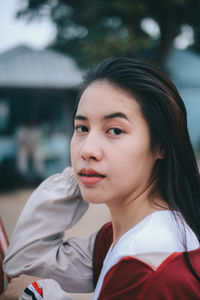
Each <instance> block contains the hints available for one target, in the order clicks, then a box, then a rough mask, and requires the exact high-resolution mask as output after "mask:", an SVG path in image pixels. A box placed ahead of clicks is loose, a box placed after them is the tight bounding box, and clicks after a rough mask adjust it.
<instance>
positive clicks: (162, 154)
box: [157, 146, 166, 159]
mask: <svg viewBox="0 0 200 300" xmlns="http://www.w3.org/2000/svg"><path fill="white" fill-rule="evenodd" d="M165 157H166V153H165V148H164V147H163V146H159V148H158V153H157V159H164V158H165Z"/></svg>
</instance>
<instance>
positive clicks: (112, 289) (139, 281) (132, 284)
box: [98, 257, 154, 300]
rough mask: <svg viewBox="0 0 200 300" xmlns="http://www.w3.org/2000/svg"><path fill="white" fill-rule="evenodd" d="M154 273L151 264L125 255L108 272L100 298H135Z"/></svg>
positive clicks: (103, 299)
mask: <svg viewBox="0 0 200 300" xmlns="http://www.w3.org/2000/svg"><path fill="white" fill-rule="evenodd" d="M152 273H153V270H152V268H151V267H150V266H148V265H146V264H144V263H143V262H141V261H139V260H137V259H134V258H133V257H125V258H123V259H122V260H120V262H119V263H117V264H116V265H114V266H113V267H112V268H111V269H110V270H109V271H108V273H107V274H106V276H105V278H104V282H103V286H102V289H101V292H100V295H99V298H98V300H111V299H112V300H114V299H115V300H133V299H134V300H135V299H137V296H138V295H139V294H140V292H141V290H142V289H143V288H144V286H145V284H146V281H147V280H148V278H149V277H150V276H151V274H152ZM150 299H152V300H153V299H154V298H149V300H150Z"/></svg>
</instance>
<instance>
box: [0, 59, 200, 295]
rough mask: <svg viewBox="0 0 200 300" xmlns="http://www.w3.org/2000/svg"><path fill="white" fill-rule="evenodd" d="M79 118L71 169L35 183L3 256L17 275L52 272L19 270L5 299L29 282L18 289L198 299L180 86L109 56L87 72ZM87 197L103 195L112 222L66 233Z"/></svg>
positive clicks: (190, 168) (194, 204) (194, 188)
mask: <svg viewBox="0 0 200 300" xmlns="http://www.w3.org/2000/svg"><path fill="white" fill-rule="evenodd" d="M74 123H75V125H74V127H75V129H74V134H73V137H72V141H71V159H72V168H73V170H72V169H71V168H67V169H65V170H64V171H63V173H61V174H57V175H54V176H52V177H50V178H49V179H47V180H46V181H44V182H43V183H42V184H41V185H40V186H39V188H38V189H37V190H36V191H35V192H34V193H33V195H32V196H31V198H30V199H29V201H28V203H27V205H26V206H25V209H24V210H23V212H22V215H21V217H20V219H19V221H18V224H17V226H16V229H15V231H14V233H13V238H12V240H11V244H10V249H9V251H8V254H7V257H6V259H5V262H4V268H5V271H6V272H7V273H8V275H9V276H10V277H16V276H18V275H19V274H21V273H25V274H28V275H33V276H39V277H41V278H48V279H41V278H35V277H29V276H25V275H22V277H19V278H17V279H13V280H12V281H11V283H10V285H9V286H8V290H7V291H6V293H5V294H4V298H2V299H18V298H19V297H20V295H21V294H22V292H23V290H24V288H25V287H26V286H27V285H28V287H26V288H25V290H24V292H23V294H22V296H21V297H22V298H20V299H28V298H26V297H30V295H31V297H32V295H34V297H35V298H34V299H42V298H43V299H49V300H51V299H58V300H62V299H63V300H64V299H72V298H71V296H70V295H69V294H68V292H90V291H93V290H95V292H94V299H95V300H96V299H98V300H106V299H109V300H111V299H115V300H117V299H120V300H121V299H127V300H129V299H137V300H147V299H154V300H159V299H162V300H164V299H166V300H168V299H170V300H171V299H181V300H186V299H187V300H188V299H200V248H199V240H200V176H199V172H198V168H197V164H196V160H195V156H194V153H193V150H192V146H191V143H190V138H189V135H188V130H187V122H186V111H185V107H184V104H183V102H182V100H181V98H180V96H179V94H178V92H177V90H176V88H175V86H174V85H173V84H172V83H171V82H170V81H169V80H168V79H167V78H166V77H165V76H164V75H163V74H162V73H160V71H158V70H157V69H156V68H154V67H152V66H150V65H148V64H145V63H141V62H137V61H135V60H132V59H128V58H109V59H106V60H104V61H103V62H101V63H100V64H99V65H97V67H96V68H94V69H93V70H91V71H89V72H88V73H87V75H86V76H85V79H84V82H83V85H82V87H81V92H80V101H79V103H78V107H77V111H76V115H75V120H74ZM80 192H81V193H80ZM83 199H84V200H83ZM88 203H97V204H98V203H105V204H106V205H107V206H108V207H109V209H110V213H111V219H112V223H109V224H106V225H105V226H104V227H103V228H102V229H101V230H100V231H99V232H98V233H94V234H93V235H92V236H91V237H89V238H88V239H84V240H80V239H77V238H72V239H69V240H68V241H66V242H63V241H62V237H63V232H64V230H66V229H67V228H70V227H71V226H73V225H74V224H75V223H76V222H77V221H78V220H79V219H80V217H81V216H82V215H83V213H84V212H85V211H86V209H87V206H88ZM91 226H92V224H91ZM6 295H7V296H6ZM13 295H14V296H13ZM6 297H7V298H6ZM8 297H10V298H8ZM39 297H41V298H39Z"/></svg>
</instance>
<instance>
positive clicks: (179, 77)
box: [166, 49, 200, 159]
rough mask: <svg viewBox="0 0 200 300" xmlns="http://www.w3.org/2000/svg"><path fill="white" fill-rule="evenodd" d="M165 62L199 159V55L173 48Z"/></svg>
mask: <svg viewBox="0 0 200 300" xmlns="http://www.w3.org/2000/svg"><path fill="white" fill-rule="evenodd" d="M166 64H167V68H168V70H169V72H170V77H171V79H172V81H173V82H174V83H175V85H176V87H177V88H178V91H179V93H180V95H181V96H182V98H183V101H184V103H185V106H186V109H187V115H188V128H189V132H190V136H191V140H192V143H193V146H194V148H195V150H196V153H197V156H198V157H199V159H200V55H198V54H196V53H194V52H192V51H190V50H178V49H173V50H172V51H171V53H170V54H169V56H168V58H167V61H166Z"/></svg>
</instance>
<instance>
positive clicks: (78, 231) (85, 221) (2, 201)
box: [0, 189, 110, 300]
mask: <svg viewBox="0 0 200 300" xmlns="http://www.w3.org/2000/svg"><path fill="white" fill-rule="evenodd" d="M31 193H32V190H31V189H25V190H18V191H15V192H10V193H4V194H0V216H1V219H2V221H3V224H4V226H5V230H6V233H7V235H8V238H9V239H10V237H11V235H12V232H13V229H14V227H15V224H16V222H17V219H18V217H19V215H20V213H21V211H22V209H23V207H24V205H25V203H26V201H27V199H28V198H29V196H30V195H31ZM109 219H110V215H109V211H108V209H107V207H106V206H105V205H104V204H96V205H95V204H91V205H90V207H89V209H88V211H87V212H86V214H85V215H84V216H83V217H82V219H81V220H80V221H79V223H78V224H76V225H75V226H74V227H73V228H72V229H70V230H69V231H67V232H66V233H65V237H71V236H76V237H86V236H88V235H90V234H91V233H93V232H94V231H96V230H99V229H100V228H101V226H102V225H103V224H105V223H106V222H107V221H109ZM72 296H73V298H74V300H92V294H72Z"/></svg>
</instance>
